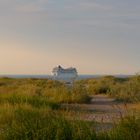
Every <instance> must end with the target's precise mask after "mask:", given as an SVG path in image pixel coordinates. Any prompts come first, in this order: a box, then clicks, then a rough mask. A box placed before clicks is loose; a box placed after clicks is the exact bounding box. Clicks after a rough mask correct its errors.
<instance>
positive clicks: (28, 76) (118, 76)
mask: <svg viewBox="0 0 140 140" xmlns="http://www.w3.org/2000/svg"><path fill="white" fill-rule="evenodd" d="M103 76H108V75H86V74H85V75H78V77H77V80H82V79H89V78H100V77H103ZM112 76H114V77H116V78H128V77H131V76H133V75H123V74H120V75H112ZM0 77H1V78H2V77H5V78H15V79H21V78H39V79H53V76H52V75H0Z"/></svg>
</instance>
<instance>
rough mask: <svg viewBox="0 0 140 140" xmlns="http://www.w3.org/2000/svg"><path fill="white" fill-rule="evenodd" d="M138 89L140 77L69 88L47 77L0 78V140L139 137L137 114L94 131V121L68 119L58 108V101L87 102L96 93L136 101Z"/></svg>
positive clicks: (95, 81) (80, 83)
mask: <svg viewBox="0 0 140 140" xmlns="http://www.w3.org/2000/svg"><path fill="white" fill-rule="evenodd" d="M124 87H125V88H124ZM120 91H122V93H124V94H123V95H122V93H120ZM139 92H140V90H139V77H133V78H130V79H116V78H114V77H103V78H101V79H89V80H85V81H78V82H77V83H75V85H74V87H72V88H67V87H65V85H64V84H63V83H59V82H57V81H51V80H47V79H45V80H42V79H9V78H1V79H0V140H139V139H140V113H138V114H137V116H136V115H135V114H133V115H129V116H127V117H125V118H122V119H121V120H120V122H118V123H116V124H114V127H113V128H112V129H111V130H110V131H107V132H98V133H97V132H96V131H95V127H96V126H95V123H94V122H90V123H89V122H85V121H80V120H77V119H68V118H66V117H65V113H63V112H62V110H61V109H60V105H61V103H86V102H89V100H90V97H89V95H90V94H98V93H106V94H110V95H111V96H114V97H116V98H117V99H121V100H122V101H129V102H130V101H131V102H139V96H140V95H139ZM134 95H136V96H135V97H133V96H134ZM124 97H125V98H124ZM130 97H131V98H130ZM135 98H136V99H137V100H135ZM130 99H131V100H130Z"/></svg>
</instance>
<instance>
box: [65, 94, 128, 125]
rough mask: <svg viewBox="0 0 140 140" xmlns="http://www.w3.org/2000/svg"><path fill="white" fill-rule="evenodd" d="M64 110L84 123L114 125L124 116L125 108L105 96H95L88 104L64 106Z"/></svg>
mask: <svg viewBox="0 0 140 140" xmlns="http://www.w3.org/2000/svg"><path fill="white" fill-rule="evenodd" d="M63 107H64V108H66V109H68V110H71V111H74V112H76V114H75V115H74V117H77V118H78V119H81V120H86V121H95V122H99V123H100V122H102V123H111V124H112V123H114V122H116V121H118V120H119V119H120V118H121V117H122V116H124V115H125V114H126V106H125V105H124V104H120V103H117V102H116V101H115V99H113V98H110V97H108V96H107V95H95V96H93V97H92V100H91V102H90V103H89V104H70V105H68V104H64V105H63Z"/></svg>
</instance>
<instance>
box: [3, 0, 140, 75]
mask: <svg viewBox="0 0 140 140" xmlns="http://www.w3.org/2000/svg"><path fill="white" fill-rule="evenodd" d="M139 7H140V0H0V74H51V71H52V68H53V67H55V66H57V65H62V66H63V67H64V68H67V67H76V68H77V70H78V72H79V74H135V73H136V72H138V71H140V62H139V61H140V8H139Z"/></svg>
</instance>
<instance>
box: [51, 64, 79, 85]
mask: <svg viewBox="0 0 140 140" xmlns="http://www.w3.org/2000/svg"><path fill="white" fill-rule="evenodd" d="M52 73H53V77H54V79H55V80H58V81H63V82H65V83H73V82H74V81H75V80H76V78H77V77H78V73H77V70H76V68H73V67H70V68H67V69H64V68H63V67H61V66H60V65H59V66H58V67H55V68H54V69H53V71H52Z"/></svg>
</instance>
